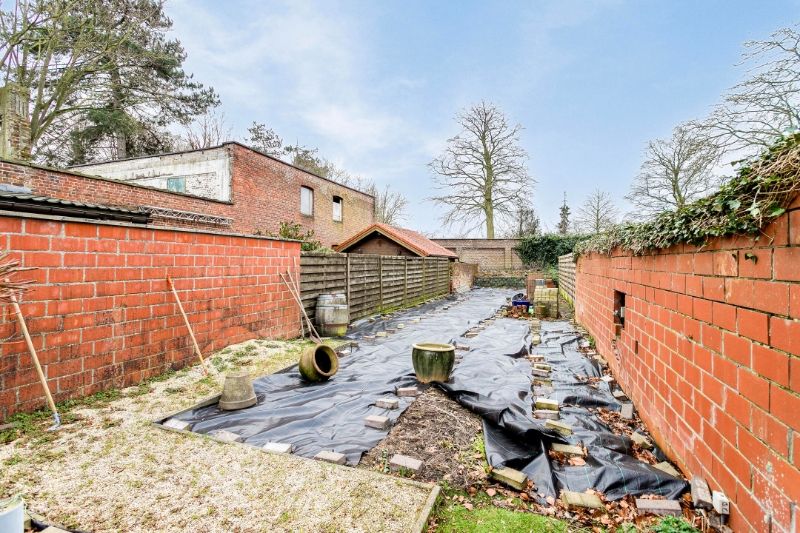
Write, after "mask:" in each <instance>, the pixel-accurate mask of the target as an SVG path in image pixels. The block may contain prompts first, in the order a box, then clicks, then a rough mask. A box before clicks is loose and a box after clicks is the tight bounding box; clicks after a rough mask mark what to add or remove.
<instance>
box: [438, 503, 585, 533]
mask: <svg viewBox="0 0 800 533" xmlns="http://www.w3.org/2000/svg"><path fill="white" fill-rule="evenodd" d="M436 523H437V528H436V530H437V531H440V532H442V533H448V532H458V533H471V532H474V533H485V532H488V531H491V532H492V533H504V532H507V533H517V532H523V531H525V532H533V533H538V532H543V533H544V532H547V533H556V532H561V531H563V532H566V531H570V529H569V524H567V522H562V521H560V520H556V519H554V518H547V517H544V516H541V515H537V514H533V513H525V512H519V511H509V510H507V509H501V508H499V507H493V506H487V507H476V508H475V509H473V510H471V511H470V510H469V509H467V508H466V507H464V506H463V505H462V504H460V503H458V502H447V503H446V504H444V505H442V506H441V507H440V508H439V509H438V510H437V512H436Z"/></svg>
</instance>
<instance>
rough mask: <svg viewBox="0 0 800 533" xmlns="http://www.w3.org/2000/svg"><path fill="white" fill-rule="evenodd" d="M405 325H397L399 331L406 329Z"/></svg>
mask: <svg viewBox="0 0 800 533" xmlns="http://www.w3.org/2000/svg"><path fill="white" fill-rule="evenodd" d="M405 327H406V325H405V324H397V329H405Z"/></svg>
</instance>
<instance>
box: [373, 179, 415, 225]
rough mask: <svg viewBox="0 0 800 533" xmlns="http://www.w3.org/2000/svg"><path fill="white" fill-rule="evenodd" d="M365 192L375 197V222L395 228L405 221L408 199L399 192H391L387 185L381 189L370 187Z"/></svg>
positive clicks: (374, 186)
mask: <svg viewBox="0 0 800 533" xmlns="http://www.w3.org/2000/svg"><path fill="white" fill-rule="evenodd" d="M365 192H367V193H369V194H371V195H373V196H374V197H375V221H376V222H383V223H384V224H389V225H390V226H396V225H397V224H399V223H400V222H403V221H405V219H406V209H407V208H408V199H407V198H406V197H405V196H404V195H403V193H401V192H399V191H393V190H392V188H391V187H390V186H389V184H388V183H387V184H386V185H384V186H383V189H379V188H378V187H377V186H376V185H374V184H373V185H372V186H371V187H369V188H368V189H367V190H366V191H365Z"/></svg>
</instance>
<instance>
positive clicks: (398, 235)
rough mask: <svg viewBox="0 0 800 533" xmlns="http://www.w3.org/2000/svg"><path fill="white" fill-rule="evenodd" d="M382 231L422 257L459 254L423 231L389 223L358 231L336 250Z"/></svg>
mask: <svg viewBox="0 0 800 533" xmlns="http://www.w3.org/2000/svg"><path fill="white" fill-rule="evenodd" d="M375 232H377V233H380V234H382V235H383V236H385V237H386V238H388V239H391V240H393V241H395V242H396V243H398V244H400V245H401V246H403V247H405V248H408V249H409V250H411V251H412V252H414V253H416V254H418V255H420V256H422V257H452V258H456V257H458V255H456V254H455V253H453V252H451V251H450V250H448V249H447V248H445V247H444V246H441V245H439V244H436V243H435V242H433V241H432V240H430V239H429V238H427V237H426V236H424V235H422V234H421V233H417V232H416V231H414V230H410V229H406V228H397V227H395V226H390V225H388V224H382V223H380V222H379V223H376V224H373V225H371V226H369V227H367V228H365V229H363V230H361V231H360V232H358V233H356V234H355V235H353V236H352V237H350V238H349V239H347V240H345V241H344V242H343V243H341V244H340V245H338V246H337V247H336V250H337V251H339V252H341V251H343V250H346V249H347V248H350V247H351V246H353V245H354V244H355V243H357V242H359V241H361V240H362V239H364V238H366V237H368V236H370V235H371V234H373V233H375Z"/></svg>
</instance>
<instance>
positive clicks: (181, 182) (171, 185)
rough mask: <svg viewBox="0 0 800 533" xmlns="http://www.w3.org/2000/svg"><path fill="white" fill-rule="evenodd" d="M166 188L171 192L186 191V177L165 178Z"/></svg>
mask: <svg viewBox="0 0 800 533" xmlns="http://www.w3.org/2000/svg"><path fill="white" fill-rule="evenodd" d="M167 190H168V191H172V192H186V178H185V177H182V176H181V177H178V178H167Z"/></svg>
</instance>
